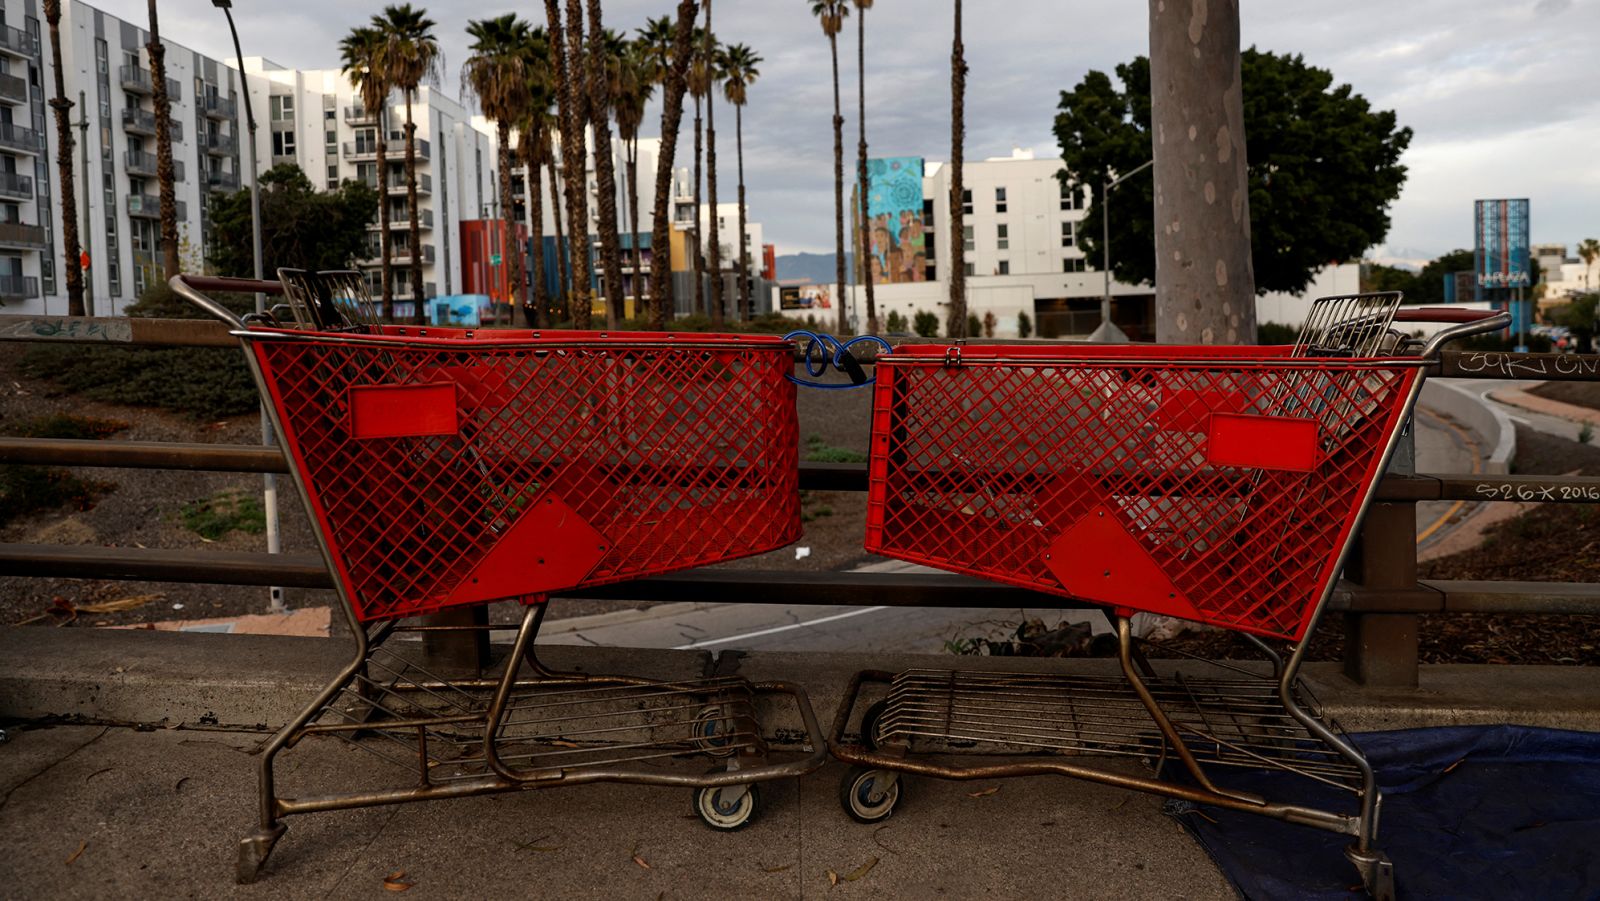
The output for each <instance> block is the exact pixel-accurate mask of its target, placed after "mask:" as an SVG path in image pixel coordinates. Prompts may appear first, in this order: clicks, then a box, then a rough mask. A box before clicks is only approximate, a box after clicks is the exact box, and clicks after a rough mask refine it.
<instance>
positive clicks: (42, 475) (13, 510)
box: [0, 414, 128, 525]
mask: <svg viewBox="0 0 1600 901" xmlns="http://www.w3.org/2000/svg"><path fill="white" fill-rule="evenodd" d="M127 427H128V426H127V424H126V423H121V422H111V421H109V420H104V419H89V418H86V417H82V416H67V415H62V414H56V415H53V416H42V417H39V418H37V419H30V420H27V421H25V422H23V423H21V424H20V425H18V426H17V427H16V428H15V429H12V430H11V431H13V432H15V434H16V436H17V437H20V438H72V439H100V438H106V437H109V436H111V435H115V434H116V433H117V432H120V431H122V430H123V429H126V428H127ZM115 487H116V486H115V485H114V484H112V483H110V482H101V481H97V480H94V479H80V478H78V477H77V476H75V475H73V474H72V473H70V472H68V471H67V470H65V469H52V468H48V467H44V466H23V465H13V466H0V525H5V524H7V523H9V522H11V521H12V520H13V519H17V518H19V517H22V516H26V515H28V514H30V513H38V512H40V511H43V510H56V509H59V508H61V507H69V506H70V507H73V508H76V509H78V510H88V509H89V508H91V507H93V506H94V504H95V501H97V500H99V498H100V495H102V494H104V493H106V492H107V491H110V490H112V489H113V488H115Z"/></svg>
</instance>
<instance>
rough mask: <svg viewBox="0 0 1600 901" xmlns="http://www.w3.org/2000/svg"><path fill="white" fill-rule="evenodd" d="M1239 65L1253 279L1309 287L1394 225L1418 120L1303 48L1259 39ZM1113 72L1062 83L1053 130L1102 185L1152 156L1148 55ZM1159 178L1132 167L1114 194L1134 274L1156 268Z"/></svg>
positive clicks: (1271, 286) (1145, 278) (1094, 240)
mask: <svg viewBox="0 0 1600 901" xmlns="http://www.w3.org/2000/svg"><path fill="white" fill-rule="evenodd" d="M1241 72H1242V75H1241V77H1242V79H1243V89H1244V131H1245V138H1246V141H1247V142H1248V154H1247V159H1248V161H1249V183H1250V196H1249V203H1248V207H1249V211H1250V243H1251V252H1252V256H1253V264H1254V269H1255V279H1256V291H1257V292H1259V293H1265V292H1268V291H1290V292H1299V291H1303V290H1305V288H1306V286H1307V285H1309V284H1310V282H1311V278H1312V276H1313V275H1314V274H1315V273H1316V271H1317V270H1318V269H1320V268H1322V267H1323V266H1325V265H1327V264H1328V263H1329V262H1332V261H1337V260H1353V259H1357V258H1359V257H1360V256H1361V254H1362V253H1363V252H1365V251H1366V250H1367V248H1369V247H1371V246H1373V245H1374V244H1377V243H1380V242H1381V241H1382V240H1383V238H1384V236H1385V235H1387V234H1388V231H1389V211H1388V210H1389V204H1391V203H1392V202H1394V200H1395V198H1396V197H1398V196H1399V194H1400V188H1401V185H1403V184H1404V183H1405V177H1406V167H1404V166H1402V165H1400V162H1399V160H1400V155H1401V154H1402V153H1403V152H1404V151H1405V149H1406V147H1407V146H1408V145H1409V144H1410V142H1411V129H1409V128H1403V127H1399V126H1398V125H1397V123H1396V120H1395V114H1394V113H1393V112H1391V111H1374V110H1373V109H1372V108H1371V105H1370V104H1369V103H1368V102H1367V100H1366V98H1364V97H1362V96H1361V95H1359V94H1357V93H1355V92H1354V91H1353V90H1352V89H1351V87H1350V86H1349V85H1335V84H1334V80H1333V73H1331V72H1329V71H1327V70H1326V69H1319V68H1317V67H1315V66H1310V65H1307V64H1306V63H1305V61H1304V59H1302V58H1301V57H1300V56H1298V55H1279V54H1275V53H1266V52H1262V51H1258V50H1256V49H1255V48H1251V49H1249V50H1246V51H1245V52H1244V54H1243V56H1242V64H1241ZM1116 75H1117V79H1118V81H1120V82H1121V86H1120V88H1119V87H1118V86H1117V85H1116V84H1114V83H1113V82H1112V80H1111V78H1110V77H1109V76H1107V75H1106V74H1105V73H1103V72H1099V71H1091V72H1089V73H1088V74H1087V75H1085V76H1084V78H1083V80H1082V81H1081V82H1079V83H1078V85H1077V86H1076V87H1074V88H1073V89H1072V90H1070V91H1063V92H1062V94H1061V103H1060V107H1059V109H1060V112H1059V113H1058V114H1057V116H1056V122H1055V132H1056V138H1057V140H1058V141H1060V143H1061V154H1062V161H1063V163H1064V164H1065V168H1064V170H1063V172H1062V173H1061V177H1063V178H1064V179H1067V180H1069V181H1071V182H1075V183H1079V184H1087V185H1091V186H1098V185H1099V184H1101V183H1102V182H1103V181H1104V180H1105V179H1106V177H1107V175H1108V174H1110V175H1112V176H1114V175H1115V174H1116V173H1118V172H1129V171H1132V170H1133V169H1135V168H1137V167H1138V166H1140V165H1141V164H1143V163H1144V162H1145V161H1147V160H1149V159H1150V154H1151V141H1150V62H1149V60H1148V59H1146V58H1145V57H1143V56H1141V57H1137V58H1135V59H1134V60H1133V61H1132V62H1129V63H1124V64H1122V65H1119V66H1117V68H1116ZM1176 137H1177V138H1178V139H1180V140H1181V139H1184V137H1186V136H1176ZM1153 184H1154V183H1153V181H1152V180H1151V179H1148V178H1135V179H1132V180H1130V181H1128V182H1125V183H1124V184H1122V185H1121V186H1119V187H1118V188H1117V190H1116V191H1115V192H1114V193H1113V195H1112V197H1111V200H1110V207H1111V213H1112V216H1111V255H1112V258H1113V263H1112V268H1113V270H1114V274H1115V275H1116V277H1117V278H1118V279H1121V280H1123V281H1126V282H1134V283H1138V282H1150V281H1152V280H1153V278H1154V276H1155V252H1154V247H1155V231H1154V229H1155V227H1156V224H1155V223H1153V222H1152V221H1151V215H1150V211H1151V210H1152V209H1153V208H1154V203H1155V198H1154V187H1153ZM1097 193H1098V192H1097ZM1216 202H1217V203H1228V202H1229V198H1226V197H1218V198H1217V199H1216ZM1101 208H1102V205H1101V204H1100V203H1098V202H1097V203H1095V204H1092V205H1091V206H1090V209H1089V214H1088V216H1086V217H1085V219H1084V221H1083V222H1082V223H1081V224H1080V226H1079V231H1078V243H1079V245H1080V246H1081V247H1082V248H1083V249H1084V252H1085V253H1086V254H1088V256H1089V258H1090V259H1098V258H1099V257H1100V255H1101V251H1102V248H1101V246H1100V234H1101V220H1100V215H1101Z"/></svg>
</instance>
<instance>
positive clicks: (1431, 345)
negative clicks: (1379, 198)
mask: <svg viewBox="0 0 1600 901" xmlns="http://www.w3.org/2000/svg"><path fill="white" fill-rule="evenodd" d="M1399 301H1400V297H1399V295H1398V294H1392V293H1390V294H1376V295H1352V296H1346V297H1335V298H1324V299H1321V300H1318V301H1316V302H1315V303H1314V305H1313V308H1312V313H1311V316H1310V319H1309V320H1308V322H1307V323H1306V326H1305V328H1304V329H1303V330H1302V333H1301V336H1300V339H1299V341H1298V342H1297V343H1296V344H1295V345H1292V346H1284V347H1171V346H1092V345H1091V346H1083V345H1080V346H1070V347H1067V346H1060V345H1055V346H1037V345H1032V346H992V345H991V346H981V347H977V346H962V345H959V344H958V345H949V346H944V345H924V346H911V347H902V348H899V349H897V350H896V351H895V352H894V353H893V354H889V355H887V356H883V357H880V358H879V361H878V373H877V388H876V393H875V395H874V419H873V435H872V448H871V450H872V455H871V462H870V487H869V501H868V503H869V506H868V525H867V541H866V547H867V549H868V550H870V551H874V552H877V553H880V554H884V555H886V556H890V557H897V558H900V559H903V560H909V561H914V562H917V563H922V564H926V565H929V566H934V567H938V568H941V569H947V570H952V571H955V572H960V573H967V574H971V575H975V576H981V577H983V578H986V579H992V580H996V581H1000V582H1007V583H1011V584H1015V585H1021V586H1024V587H1028V588H1033V589H1037V590H1039V591H1042V592H1047V593H1051V594H1056V595H1061V596H1064V597H1070V598H1074V599H1077V600H1082V601H1090V602H1095V603H1098V604H1101V605H1104V606H1106V607H1108V608H1111V610H1112V611H1113V622H1114V624H1115V627H1116V631H1117V635H1118V639H1119V645H1120V656H1121V661H1122V671H1123V672H1122V675H1121V676H1120V677H1111V678H1099V677H1072V676H1053V675H1050V676H1019V675H1016V674H1004V673H983V672H941V671H929V670H922V671H912V672H906V673H880V672H871V673H861V674H858V675H857V677H856V680H855V682H854V683H853V684H852V686H851V689H850V691H849V692H848V693H847V696H846V697H847V700H846V702H845V703H844V705H843V706H842V708H841V709H840V711H839V715H838V719H837V720H836V722H835V725H834V730H833V734H832V738H833V745H834V753H835V755H836V756H838V757H839V758H840V759H842V760H845V761H847V762H850V763H853V764H856V766H857V768H856V769H855V770H853V771H852V772H851V773H849V774H848V775H847V777H846V781H845V784H844V786H843V788H842V800H843V803H844V806H845V808H846V810H847V811H848V812H849V813H850V814H851V815H852V816H855V817H856V818H857V819H861V820H864V821H875V820H878V819H881V818H883V817H885V816H888V815H889V813H890V812H892V810H893V808H894V805H895V803H896V802H897V801H898V799H899V782H898V778H897V774H898V773H900V772H917V773H926V774H930V775H936V776H943V777H949V778H980V777H987V776H995V775H1022V774H1027V773H1040V772H1053V773H1064V774H1067V775H1072V776H1079V777H1083V778H1089V779H1095V780H1098V781H1103V782H1109V783H1114V784H1120V785H1125V786H1128V787H1132V788H1139V789H1144V790H1148V791H1154V792H1160V793H1164V794H1167V795H1171V796H1175V797H1178V798H1184V799H1187V800H1191V801H1197V802H1203V803H1208V804H1219V805H1223V806H1228V807H1234V808H1238V809H1242V810H1251V811H1254V812H1257V813H1262V814H1266V815H1269V816H1276V817H1279V818H1282V819H1285V820H1290V821H1294V822H1302V823H1309V824H1311V825H1315V826H1320V827H1322V828H1325V829H1333V830H1335V831H1339V832H1346V833H1349V834H1352V835H1354V836H1355V837H1356V843H1355V845H1354V846H1353V847H1352V849H1351V852H1350V856H1351V858H1352V860H1354V861H1355V862H1356V863H1357V864H1358V866H1359V867H1360V868H1361V870H1362V875H1363V878H1364V879H1366V881H1367V885H1368V886H1369V888H1371V889H1372V890H1373V891H1374V892H1375V893H1379V894H1381V893H1383V892H1384V891H1387V889H1386V888H1385V886H1386V885H1387V884H1388V882H1387V880H1388V878H1389V874H1388V869H1387V867H1388V864H1387V862H1386V861H1385V860H1384V859H1383V857H1382V855H1381V854H1379V853H1378V852H1376V850H1375V849H1374V848H1373V847H1372V844H1371V841H1372V837H1373V831H1374V829H1375V826H1376V808H1377V802H1378V798H1377V793H1376V791H1375V789H1374V785H1373V779H1372V773H1371V769H1370V767H1368V766H1367V765H1366V762H1365V760H1364V759H1362V758H1361V756H1360V754H1359V752H1358V751H1356V749H1355V748H1354V747H1353V746H1351V745H1350V744H1349V742H1347V741H1345V740H1344V739H1343V738H1342V737H1341V736H1339V735H1338V734H1336V733H1335V731H1334V730H1332V729H1330V728H1329V727H1328V725H1327V724H1325V723H1324V722H1322V721H1321V720H1320V719H1318V718H1317V717H1316V716H1315V715H1313V714H1312V713H1311V712H1310V711H1309V710H1308V707H1309V706H1310V705H1311V704H1312V701H1311V700H1310V699H1309V697H1308V695H1307V693H1306V692H1305V689H1304V687H1303V686H1302V685H1301V684H1300V682H1299V680H1298V671H1299V667H1300V663H1301V661H1302V659H1303V656H1304V653H1305V646H1306V645H1305V642H1304V639H1305V638H1306V636H1307V635H1308V634H1309V633H1310V631H1311V630H1312V629H1313V628H1314V627H1315V624H1316V622H1317V618H1318V616H1319V614H1320V613H1321V611H1322V609H1323V607H1324V606H1325V604H1326V601H1327V599H1328V597H1329V594H1330V593H1331V591H1332V589H1333V586H1334V583H1335V579H1336V576H1337V575H1338V573H1339V571H1340V569H1341V567H1342V565H1343V561H1344V558H1345V555H1346V553H1347V551H1348V550H1349V548H1350V544H1351V538H1352V536H1353V534H1354V533H1355V529H1356V526H1357V523H1358V521H1359V519H1360V517H1361V515H1362V514H1363V513H1364V512H1365V510H1366V508H1367V506H1368V504H1369V503H1370V501H1371V498H1372V494H1373V489H1374V487H1375V485H1376V484H1377V479H1378V476H1379V475H1380V474H1381V473H1382V472H1383V471H1384V469H1385V467H1386V466H1387V465H1388V461H1389V458H1390V455H1391V453H1392V452H1393V450H1394V447H1395V445H1396V442H1397V439H1398V438H1399V436H1400V434H1401V432H1402V427H1403V425H1404V423H1405V422H1406V421H1407V418H1408V417H1409V416H1410V413H1411V409H1412V406H1413V405H1414V403H1415V401H1416V398H1417V394H1418V391H1419V390H1420V388H1421V383H1422V370H1423V367H1424V366H1425V365H1426V364H1427V363H1428V362H1429V361H1430V360H1431V359H1433V357H1434V355H1435V352H1436V351H1437V350H1438V348H1439V347H1440V346H1442V344H1443V343H1444V342H1446V341H1448V340H1450V339H1451V338H1454V337H1459V336H1463V335H1467V334H1474V333H1478V332H1482V331H1487V330H1491V329H1498V328H1500V327H1502V326H1503V325H1504V324H1505V321H1506V317H1505V316H1504V314H1495V313H1479V312H1474V311H1468V312H1465V313H1463V312H1462V311H1455V310H1411V311H1405V312H1403V313H1402V312H1399V311H1398V305H1399ZM1419 321H1427V322H1438V321H1443V322H1448V323H1456V324H1455V325H1454V326H1453V327H1450V328H1446V329H1445V330H1444V331H1442V332H1440V333H1439V334H1437V335H1436V336H1435V337H1434V338H1433V339H1432V340H1430V341H1428V342H1426V343H1425V344H1423V343H1422V342H1418V341H1413V340H1412V339H1409V338H1407V337H1406V336H1405V335H1403V334H1401V333H1400V332H1398V331H1395V330H1394V329H1393V328H1392V325H1393V323H1394V322H1419ZM1136 611H1145V612H1150V613H1156V614H1165V615H1170V616H1176V617H1180V618H1184V619H1190V620H1196V621H1199V622H1202V623H1207V624H1210V625H1214V626H1219V627H1223V628H1227V629H1230V630H1237V631H1240V632H1243V633H1245V634H1247V635H1249V636H1251V637H1252V640H1253V642H1254V643H1255V644H1256V645H1257V646H1258V647H1260V648H1262V649H1263V650H1265V651H1266V652H1268V653H1269V655H1270V659H1271V660H1272V662H1273V665H1274V666H1273V668H1274V673H1273V675H1272V676H1271V677H1269V678H1244V679H1240V678H1237V677H1238V675H1239V674H1238V673H1233V674H1229V676H1230V677H1228V678H1216V677H1212V676H1208V675H1203V674H1202V675H1198V676H1197V675H1195V674H1193V672H1192V671H1190V670H1187V669H1180V670H1179V671H1177V672H1174V673H1171V674H1165V675H1157V673H1156V671H1155V669H1154V668H1153V667H1151V666H1150V664H1149V663H1148V662H1147V661H1146V660H1144V658H1143V655H1142V654H1141V653H1140V651H1139V647H1138V645H1137V644H1135V643H1134V641H1133V638H1132V630H1131V627H1130V624H1129V617H1130V616H1132V615H1133V613H1134V612H1136ZM1263 638H1275V639H1283V640H1287V641H1289V642H1294V643H1296V644H1295V645H1294V646H1293V648H1292V649H1291V651H1290V652H1289V653H1288V654H1287V655H1279V654H1278V653H1277V652H1276V651H1274V650H1273V649H1272V648H1271V647H1270V646H1269V645H1267V644H1266V643H1265V642H1264V641H1263V640H1262V639H1263ZM864 683H882V684H884V685H886V686H887V691H886V694H885V696H884V697H883V698H882V700H880V701H878V702H877V703H875V704H872V705H870V706H869V707H868V708H867V710H866V711H865V714H864V717H863V719H862V721H861V722H862V725H861V733H860V739H861V740H860V742H846V741H845V740H844V729H845V727H846V725H847V723H848V722H849V719H850V715H851V711H852V708H853V707H854V706H855V704H856V701H857V699H858V698H859V696H860V693H861V690H862V687H863V684H864ZM952 749H967V750H969V751H970V750H997V751H1006V750H1009V751H1013V752H1016V753H1038V752H1046V751H1054V752H1058V753H1060V754H1063V755H1073V756H1074V757H1077V756H1078V755H1084V754H1090V755H1094V754H1100V755H1131V756H1137V757H1145V758H1152V759H1155V760H1157V761H1158V762H1159V763H1163V764H1164V763H1166V762H1168V761H1171V760H1173V759H1176V761H1178V762H1179V763H1181V764H1182V766H1183V769H1184V772H1185V775H1186V776H1187V779H1188V780H1189V781H1188V783H1186V784H1179V783H1175V782H1171V781H1165V780H1162V779H1161V778H1160V766H1159V765H1158V768H1157V778H1153V779H1152V778H1145V777H1134V776H1129V775H1126V774H1123V773H1118V772H1114V771H1111V770H1107V769H1105V768H1097V767H1096V766H1094V765H1092V764H1090V763H1086V762H1081V761H1079V760H1076V759H1074V760H1072V761H1071V762H1068V761H1067V760H1064V759H1054V760H1038V761H1029V762H1026V763H1020V764H1015V765H1000V766H996V765H970V766H969V765H946V764H941V763H933V762H930V761H927V760H913V759H911V757H910V756H908V755H909V754H911V752H923V751H950V750H952ZM1261 765H1274V766H1280V767H1282V768H1284V769H1287V770H1292V771H1295V772H1299V773H1301V774H1302V775H1305V776H1307V777H1308V778H1313V779H1318V780H1322V781H1334V782H1338V783H1340V784H1345V785H1348V786H1349V787H1351V789H1352V790H1353V791H1354V792H1356V794H1357V796H1358V798H1359V811H1358V813H1356V814H1355V815H1354V816H1350V815H1344V814H1339V813H1334V812H1326V811H1315V810H1306V809H1303V808H1297V807H1293V806H1291V805H1283V804H1274V803H1271V802H1269V801H1267V800H1265V799H1261V798H1256V797H1250V796H1245V795H1243V794H1241V793H1238V792H1232V791H1228V790H1226V789H1223V788H1221V787H1219V786H1217V785H1216V784H1215V783H1213V782H1212V780H1211V779H1210V778H1209V776H1208V768H1210V767H1213V766H1261Z"/></svg>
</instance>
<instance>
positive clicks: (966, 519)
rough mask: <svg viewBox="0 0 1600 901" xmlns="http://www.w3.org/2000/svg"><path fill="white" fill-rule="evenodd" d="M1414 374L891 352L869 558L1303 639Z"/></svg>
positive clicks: (1285, 351)
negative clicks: (896, 560)
mask: <svg viewBox="0 0 1600 901" xmlns="http://www.w3.org/2000/svg"><path fill="white" fill-rule="evenodd" d="M1384 325H1385V328H1387V320H1385V323H1384ZM1420 366H1421V361H1420V360H1419V359H1418V358H1417V357H1390V358H1352V357H1343V358H1336V357H1315V356H1303V355H1297V353H1296V349H1295V348H1291V347H1276V348H1274V347H1151V346H1144V347H1137V346H1104V347H1102V346H1070V347H1064V346H1059V345H1058V346H1052V347H1022V346H983V347H975V346H961V347H951V346H942V345H941V346H931V345H930V346H911V347H902V348H899V349H898V350H896V352H895V353H893V354H891V355H887V356H885V357H882V358H880V360H879V363H878V382H877V389H876V394H875V396H874V418H873V438H872V458H871V486H870V494H869V505H868V514H867V515H868V520H867V541H866V547H867V549H868V550H870V551H873V552H876V553H879V554H883V555H885V556H889V557H897V558H900V559H904V560H911V561H915V562H918V563H923V564H927V565H929V566H934V567H938V568H941V569H947V570H953V571H956V572H961V573H968V574H971V575H975V576H981V577H984V578H987V579H993V580H996V581H1001V582H1009V583H1013V584H1017V585H1022V586H1026V587H1029V588H1035V589H1039V590H1042V591H1046V592H1053V593H1056V594H1060V595H1065V596H1070V597H1075V598H1079V599H1083V600H1089V601H1096V602H1101V603H1104V604H1107V605H1112V606H1116V607H1118V608H1123V609H1126V610H1141V611H1148V612H1153V613H1161V614H1167V615H1172V616H1177V617H1182V618H1185V619H1191V620H1198V621H1200V622H1204V623H1209V624H1213V625H1217V626H1224V627H1227V628H1230V629H1237V630H1243V631H1248V632H1254V633H1257V634H1261V635H1268V636H1277V637H1282V638H1289V639H1294V640H1298V639H1299V638H1300V637H1301V636H1302V635H1303V634H1304V632H1305V630H1306V627H1307V625H1308V623H1309V622H1310V621H1311V618H1312V614H1313V612H1314V611H1315V609H1316V608H1317V605H1318V601H1319V600H1320V599H1321V597H1322V596H1323V594H1324V593H1325V592H1326V591H1327V590H1328V589H1329V586H1330V584H1331V582H1332V579H1333V578H1334V576H1335V574H1336V573H1337V571H1338V569H1339V564H1340V561H1341V559H1342V556H1343V554H1344V551H1345V548H1346V546H1347V544H1348V543H1349V540H1350V536H1351V533H1352V528H1353V526H1354V524H1355V522H1356V519H1357V518H1358V516H1359V515H1360V513H1361V512H1362V511H1363V510H1364V509H1365V506H1366V504H1367V502H1368V500H1369V499H1370V497H1371V493H1372V488H1373V485H1374V483H1375V481H1376V479H1377V477H1378V475H1379V472H1380V467H1381V465H1382V463H1383V460H1384V457H1385V453H1386V452H1387V450H1388V448H1389V446H1390V444H1391V439H1392V438H1393V437H1394V435H1395V433H1396V430H1397V429H1399V428H1400V425H1401V423H1402V422H1403V421H1404V419H1405V417H1406V416H1407V415H1408V414H1409V411H1410V405H1411V403H1412V402H1413V400H1414V399H1415V396H1416V392H1417V389H1418V388H1419V386H1420V380H1419V374H1420V371H1421V370H1420Z"/></svg>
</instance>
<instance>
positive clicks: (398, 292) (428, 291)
mask: <svg viewBox="0 0 1600 901" xmlns="http://www.w3.org/2000/svg"><path fill="white" fill-rule="evenodd" d="M378 293H379V292H374V296H376V295H377V294H378ZM438 294H439V286H438V285H436V284H434V283H433V282H423V283H422V296H423V297H424V298H428V297H436V296H438ZM394 299H395V300H416V298H415V297H413V296H412V295H411V284H410V283H409V282H402V283H400V284H398V285H395V286H394Z"/></svg>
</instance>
